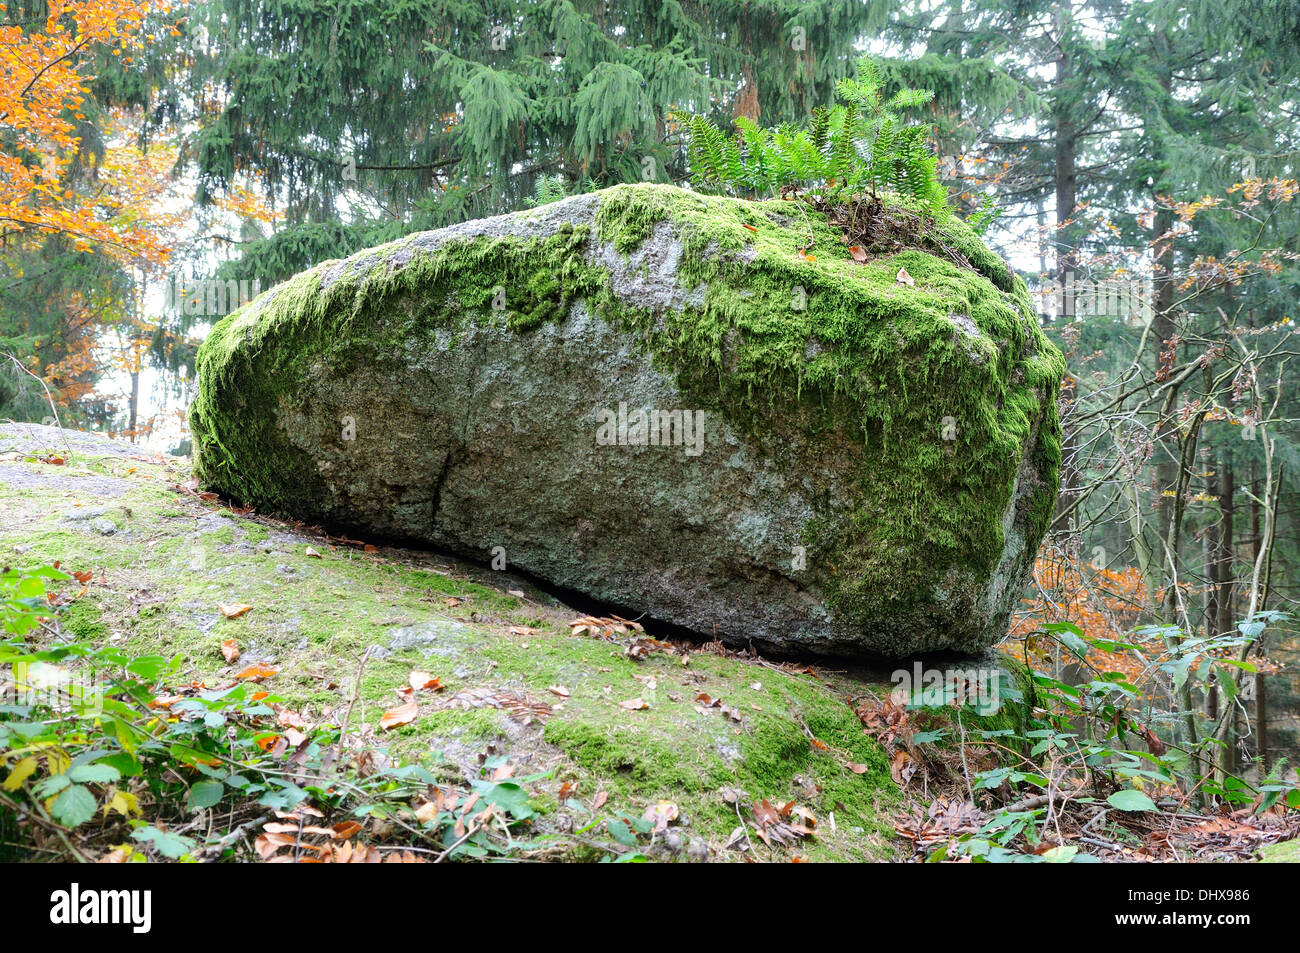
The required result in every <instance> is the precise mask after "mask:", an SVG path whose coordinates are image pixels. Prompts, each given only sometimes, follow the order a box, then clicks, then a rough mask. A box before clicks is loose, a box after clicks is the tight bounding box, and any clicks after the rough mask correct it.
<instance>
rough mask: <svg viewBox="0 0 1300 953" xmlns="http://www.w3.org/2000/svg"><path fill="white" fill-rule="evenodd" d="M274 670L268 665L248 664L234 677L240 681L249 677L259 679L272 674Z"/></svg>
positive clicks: (254, 679)
mask: <svg viewBox="0 0 1300 953" xmlns="http://www.w3.org/2000/svg"><path fill="white" fill-rule="evenodd" d="M275 672H276V670H275V669H273V668H270V667H269V666H266V665H250V666H248V668H246V669H244V670H243V671H242V672H240V673H239V674H238V675H236V676H235V678H237V679H239V680H240V681H245V680H249V679H251V680H253V681H260V680H261V679H264V678H270V677H271V676H272V675H274V674H275Z"/></svg>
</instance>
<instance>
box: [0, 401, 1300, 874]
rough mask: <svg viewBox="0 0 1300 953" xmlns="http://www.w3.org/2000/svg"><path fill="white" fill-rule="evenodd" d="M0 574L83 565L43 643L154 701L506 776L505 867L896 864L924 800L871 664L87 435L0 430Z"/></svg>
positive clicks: (366, 751) (387, 755)
mask: <svg viewBox="0 0 1300 953" xmlns="http://www.w3.org/2000/svg"><path fill="white" fill-rule="evenodd" d="M0 562H3V563H5V564H12V565H15V566H18V567H21V568H28V569H30V568H35V567H37V566H41V565H51V564H54V563H56V562H58V563H59V564H61V568H62V569H63V570H64V571H66V572H78V573H81V574H82V576H81V577H80V579H81V580H83V581H82V582H81V583H78V584H75V585H74V586H73V587H72V591H67V590H66V587H65V591H64V592H62V593H61V596H62V598H63V600H64V601H65V603H66V604H65V606H64V609H63V611H62V613H61V616H60V623H59V624H60V626H61V629H62V631H63V633H64V635H65V637H67V638H70V639H77V640H81V641H88V642H92V643H96V644H111V645H114V646H117V647H119V648H121V649H123V650H124V651H126V652H127V653H128V654H133V655H166V656H177V657H179V659H180V662H179V667H178V668H177V669H176V670H175V671H173V672H172V673H171V674H170V675H169V676H168V678H169V679H170V681H169V683H168V684H166V685H159V686H158V690H159V692H160V693H162V694H166V693H168V692H173V691H174V692H181V693H183V692H185V691H187V690H191V689H192V688H193V687H194V686H204V687H207V688H209V689H211V688H214V687H221V686H225V685H231V684H235V683H237V682H238V681H239V680H240V679H241V678H248V677H252V678H254V679H255V680H256V682H257V683H258V685H259V687H260V689H262V690H265V691H267V692H269V693H271V700H273V701H275V702H276V703H277V706H278V707H277V711H279V712H281V717H280V722H281V725H288V726H290V727H287V728H283V729H281V730H283V731H285V732H286V734H289V735H290V737H292V734H291V733H292V731H293V730H294V726H307V725H319V724H323V723H329V724H335V725H337V724H344V725H346V726H349V727H350V728H351V734H352V736H353V741H352V748H351V749H350V751H351V753H350V755H349V757H350V758H352V759H353V762H354V763H355V765H356V766H357V767H358V768H360V765H361V764H362V763H363V762H364V763H365V764H366V765H369V766H371V769H373V768H374V766H385V765H387V766H392V765H401V764H421V765H424V766H425V767H426V768H428V770H429V771H431V772H432V773H434V774H435V775H437V776H438V778H439V781H440V782H443V781H445V782H446V784H447V785H448V786H449V788H448V789H449V790H450V789H460V790H468V789H469V788H470V787H471V786H473V785H474V784H475V783H476V782H479V783H481V782H483V781H484V779H488V778H495V777H502V776H505V777H510V778H513V779H516V780H518V781H519V783H520V785H521V787H522V788H523V789H524V790H525V791H526V792H527V796H528V803H529V805H530V806H531V808H532V809H533V810H534V811H535V814H534V816H533V818H532V819H531V820H530V821H529V825H528V826H529V827H530V830H532V831H534V832H535V833H537V834H540V835H542V836H541V837H540V838H536V839H534V840H533V841H532V843H533V844H534V845H541V846H533V847H526V848H523V849H522V850H521V851H520V852H519V854H520V855H521V856H526V857H535V858H537V859H613V858H617V857H620V856H626V855H627V854H628V853H629V852H632V851H635V852H637V853H638V854H640V853H641V852H644V855H645V856H646V857H648V858H651V859H661V860H673V859H693V860H703V859H711V860H743V859H751V860H792V859H801V860H828V861H844V860H904V859H908V858H910V857H914V856H915V853H914V847H913V844H912V843H911V842H910V841H909V840H907V839H905V838H903V837H900V836H898V835H897V834H896V833H895V828H896V827H899V826H901V827H903V828H904V829H906V828H907V827H908V825H909V824H910V825H911V826H912V829H913V830H917V829H919V824H920V822H919V821H918V820H917V819H918V818H920V817H922V816H923V814H924V811H925V809H926V807H927V805H928V806H929V811H930V817H931V819H932V821H933V818H934V812H935V805H938V804H940V803H941V802H942V792H941V791H940V789H939V786H938V785H933V784H932V781H931V778H930V776H929V775H927V774H924V773H923V774H921V775H917V777H915V778H914V777H913V774H914V773H915V769H916V765H914V764H911V756H909V755H906V754H905V753H900V752H903V751H904V747H903V746H901V745H900V744H899V742H898V741H897V740H896V737H895V736H896V735H899V734H902V735H904V737H905V738H906V729H904V728H903V727H902V726H901V725H898V724H895V723H894V722H892V721H891V719H893V718H897V717H901V715H900V714H899V713H901V711H902V709H901V708H899V707H897V706H892V707H891V705H890V703H889V702H888V701H887V699H888V694H889V691H890V688H891V687H892V686H890V685H888V673H887V672H885V671H871V670H852V671H850V670H845V669H843V668H842V667H836V666H834V665H830V664H807V663H802V662H800V663H792V662H778V661H773V660H769V659H764V658H762V657H760V656H757V655H754V654H751V653H747V652H736V651H733V650H729V649H726V648H724V647H722V646H721V645H718V644H713V643H693V642H687V641H682V640H680V639H668V640H661V639H659V638H655V637H654V636H655V633H654V632H653V631H650V632H645V631H642V630H641V629H640V627H639V626H636V625H632V624H629V623H626V622H624V621H623V620H619V619H617V618H609V617H605V618H590V617H587V616H584V614H583V613H582V612H580V611H578V610H575V609H573V608H571V607H569V606H566V605H565V604H564V603H562V602H560V601H559V600H557V599H556V598H554V597H552V596H551V595H548V594H547V593H545V592H542V591H540V590H539V589H537V588H536V587H535V586H533V585H531V584H530V583H528V582H527V581H525V580H523V579H520V578H519V577H517V576H514V575H512V574H510V573H508V572H493V571H492V570H490V569H487V568H484V567H479V566H475V565H472V564H469V563H466V562H462V561H460V560H456V559H453V558H450V557H447V556H444V555H438V554H434V553H429V552H424V551H418V550H414V549H407V548H401V547H396V546H388V545H380V544H374V543H369V542H367V541H361V540H351V539H347V538H343V537H332V536H329V535H327V534H326V533H324V532H323V531H321V530H319V529H315V528H311V527H304V526H301V525H296V524H293V523H289V522H285V521H282V520H276V519H271V518H268V517H265V516H262V515H259V514H257V513H253V512H250V511H241V510H238V509H234V508H231V507H230V506H229V505H228V504H226V503H225V502H223V501H222V500H219V499H217V498H216V497H215V495H214V494H209V493H203V492H201V491H200V489H199V487H198V486H197V484H196V482H195V481H194V480H193V479H192V477H191V473H190V469H189V463H188V461H187V460H182V459H176V458H168V457H161V456H157V455H154V454H151V453H146V452H142V451H139V450H137V449H136V448H135V447H133V446H131V445H130V444H126V443H121V442H114V441H110V440H108V439H106V438H104V437H101V436H98V435H95V434H86V433H78V432H71V431H60V430H58V429H56V428H49V427H40V426H36V425H27V424H0ZM85 574H89V576H87V575H85ZM236 649H237V651H238V655H237V657H233V656H234V650H236ZM228 656H231V658H229V659H228ZM413 673H415V674H414V676H413ZM413 684H418V685H420V686H421V687H420V688H419V690H417V691H414V692H412V691H411V690H410V686H412V685H413ZM186 686H190V689H187V688H186ZM395 712H397V713H400V714H397V715H395V714H394V713H395ZM284 713H288V714H289V716H290V717H288V718H286V717H285V714H284ZM891 713H892V714H891ZM864 724H866V725H867V726H868V727H867V730H864ZM913 727H915V726H913ZM895 728H898V729H899V730H898V731H895ZM887 748H888V749H889V750H888V752H887ZM906 748H907V749H909V750H912V752H913V754H915V753H916V752H915V749H914V748H912V746H911V743H910V739H908V740H907V745H906ZM293 752H294V749H293V748H292V747H290V748H289V749H288V750H286V751H285V752H284V757H285V758H290V757H291V756H292V755H293ZM503 765H504V766H505V767H504V768H503V767H502V766H503ZM963 767H964V765H963ZM940 773H942V770H941V771H940ZM957 773H960V772H957ZM918 782H919V783H918ZM909 784H910V788H909ZM967 784H968V781H960V782H956V781H955V782H954V783H953V785H952V787H953V792H952V793H959V792H961V791H964V790H968V788H967ZM917 788H924V790H914V789H917ZM961 799H962V798H961V797H960V796H959V797H958V800H961ZM943 803H946V802H943ZM918 812H919V813H918ZM254 819H255V820H256V817H254ZM242 820H245V817H244V816H243V815H240V816H235V815H233V814H232V815H231V816H230V817H228V818H226V819H225V827H227V828H233V827H235V826H236V824H237V822H240V821H242ZM967 820H969V818H967ZM371 821H372V822H373V819H371ZM634 821H641V822H643V823H642V824H641V828H642V830H641V831H640V832H639V833H636V832H635V830H636V826H635V824H633V822H634ZM943 821H944V817H943V816H940V817H939V820H938V821H933V823H939V822H943ZM927 823H929V822H927ZM963 823H964V822H963ZM629 824H631V825H632V826H630V827H629V826H628V825H629ZM373 826H374V824H373V823H372V827H373ZM614 827H618V828H619V830H621V831H622V833H623V835H624V836H623V837H622V838H621V839H618V838H616V839H617V840H618V843H615V840H611V839H610V837H609V836H608V832H610V831H612V830H613V829H614ZM257 833H258V831H257V829H256V828H255V827H250V828H249V829H248V830H247V832H246V835H244V836H243V840H242V841H241V842H240V843H237V844H235V845H234V848H235V849H234V853H233V854H231V853H230V852H229V851H228V852H227V854H226V856H228V857H232V856H233V857H236V858H239V857H242V858H246V859H247V858H253V857H255V856H256V854H255V853H253V838H254V837H255V836H256V835H257ZM371 833H372V834H375V832H373V831H372V832H371ZM105 836H106V837H107V838H108V839H107V841H106V842H107V843H111V842H112V838H111V837H109V836H108V834H106V835H105ZM375 836H379V835H378V834H375ZM262 843H263V842H262V841H259V846H258V851H259V852H262V853H263V856H266V855H267V854H268V853H271V852H273V848H274V845H272V847H271V848H268V849H267V851H265V852H263V851H262V846H261V845H262ZM1296 843H1297V842H1295V841H1290V842H1283V843H1277V844H1272V845H1269V846H1265V847H1263V849H1262V852H1261V853H1262V856H1263V857H1264V859H1271V860H1282V861H1288V860H1289V861H1295V860H1297V859H1300V857H1298V856H1297V854H1296ZM226 846H227V847H228V848H229V847H230V846H231V845H229V844H227V845H226ZM1238 856H1239V857H1240V858H1241V859H1244V858H1245V857H1249V856H1251V854H1250V851H1249V850H1247V851H1245V852H1244V853H1241V854H1239V855H1238Z"/></svg>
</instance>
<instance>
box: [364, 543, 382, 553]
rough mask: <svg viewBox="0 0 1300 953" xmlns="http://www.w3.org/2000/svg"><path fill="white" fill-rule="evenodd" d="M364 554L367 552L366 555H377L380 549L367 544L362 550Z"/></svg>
mask: <svg viewBox="0 0 1300 953" xmlns="http://www.w3.org/2000/svg"><path fill="white" fill-rule="evenodd" d="M362 552H366V553H377V552H379V547H378V546H372V545H370V544H369V543H366V545H365V548H364V549H363V550H362Z"/></svg>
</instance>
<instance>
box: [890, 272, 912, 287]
mask: <svg viewBox="0 0 1300 953" xmlns="http://www.w3.org/2000/svg"><path fill="white" fill-rule="evenodd" d="M894 280H895V281H897V282H898V283H899V284H900V285H913V286H915V285H916V279H915V278H913V277H912V276H911V275H909V274H908V273H907V269H906V268H900V269H898V274H897V275H896V276H895V278H894Z"/></svg>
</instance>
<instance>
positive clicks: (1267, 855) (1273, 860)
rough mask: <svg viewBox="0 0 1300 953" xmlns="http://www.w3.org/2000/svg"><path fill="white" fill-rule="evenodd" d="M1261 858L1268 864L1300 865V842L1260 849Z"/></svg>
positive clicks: (1283, 842) (1283, 843)
mask: <svg viewBox="0 0 1300 953" xmlns="http://www.w3.org/2000/svg"><path fill="white" fill-rule="evenodd" d="M1259 856H1260V860H1262V861H1263V862H1264V863H1266V864H1300V840H1284V841H1280V842H1278V843H1276V844H1268V845H1267V846H1265V847H1261V848H1260V850H1259Z"/></svg>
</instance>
